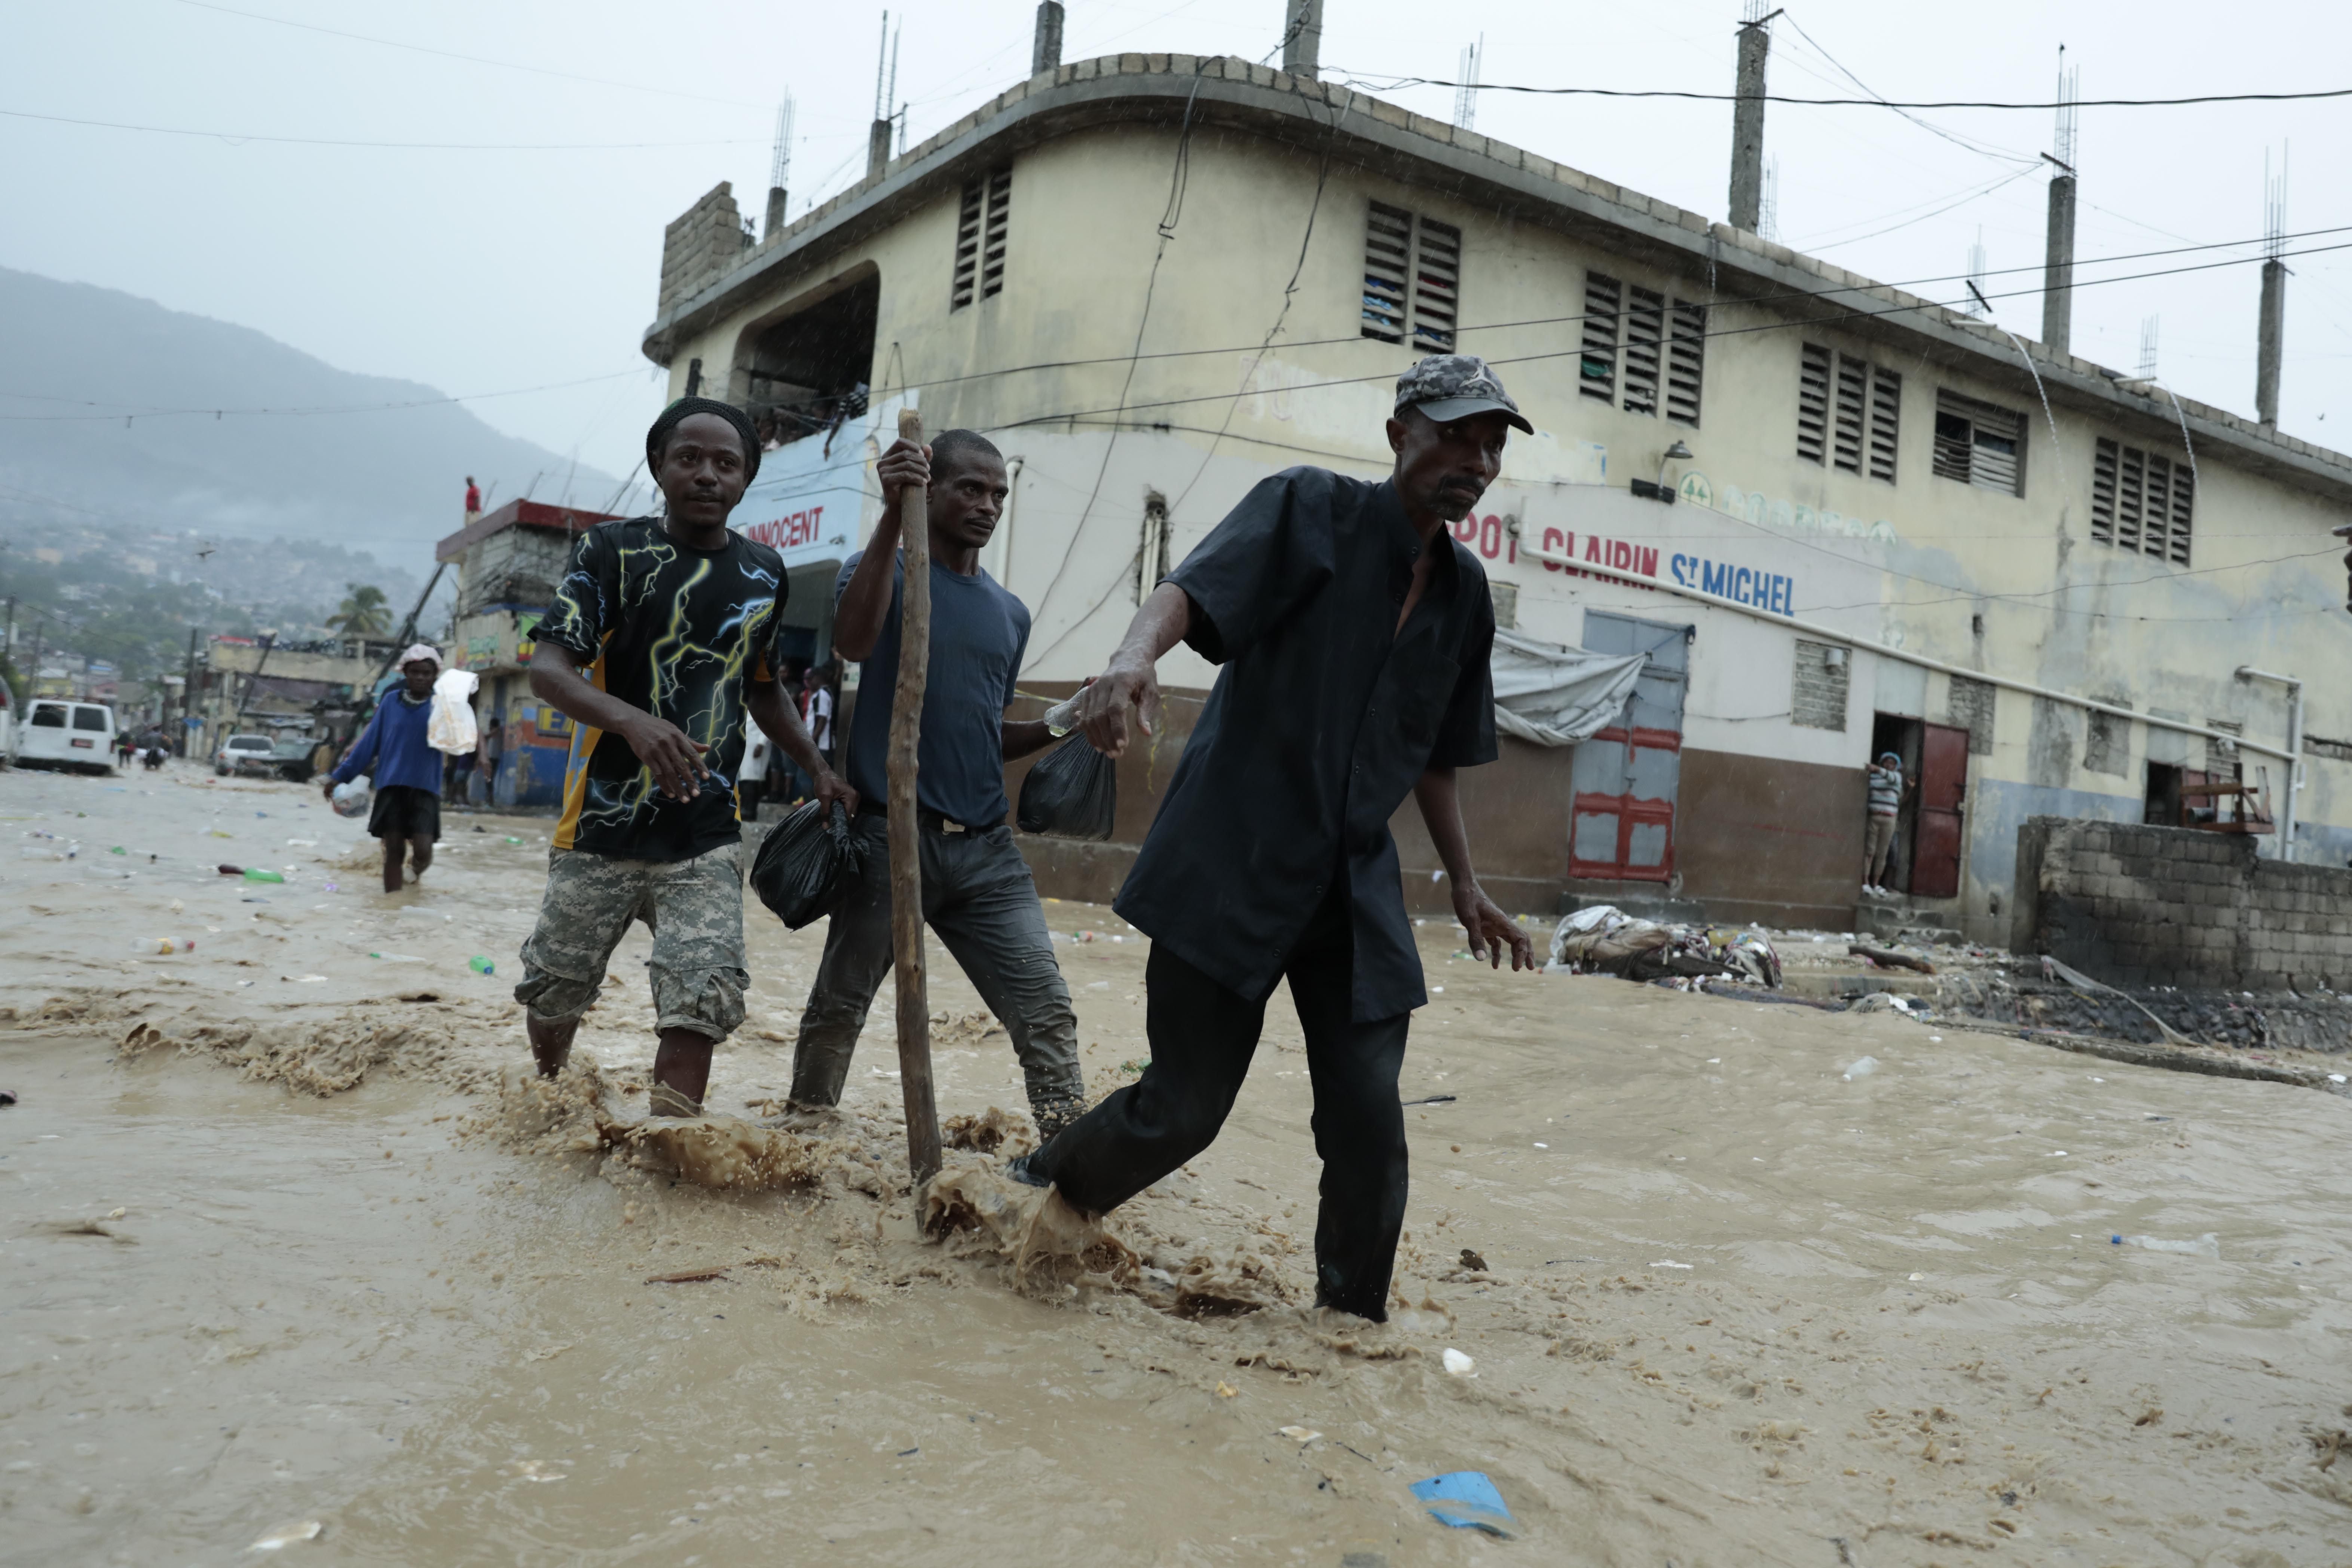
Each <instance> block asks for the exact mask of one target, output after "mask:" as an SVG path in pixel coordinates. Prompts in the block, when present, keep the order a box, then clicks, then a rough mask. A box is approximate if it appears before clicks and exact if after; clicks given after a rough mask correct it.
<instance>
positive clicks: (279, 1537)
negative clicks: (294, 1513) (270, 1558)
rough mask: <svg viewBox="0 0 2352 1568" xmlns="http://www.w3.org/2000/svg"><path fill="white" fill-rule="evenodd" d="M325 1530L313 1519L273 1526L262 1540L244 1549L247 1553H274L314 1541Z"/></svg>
mask: <svg viewBox="0 0 2352 1568" xmlns="http://www.w3.org/2000/svg"><path fill="white" fill-rule="evenodd" d="M323 1528H325V1527H324V1526H322V1525H321V1524H320V1522H319V1521H317V1520H315V1519H304V1520H297V1521H294V1522H292V1523H290V1524H280V1525H277V1526H274V1527H273V1528H271V1529H270V1530H269V1531H267V1532H266V1533H264V1534H263V1536H262V1538H261V1539H260V1540H258V1541H257V1542H254V1543H253V1544H252V1545H251V1546H249V1547H247V1548H246V1550H247V1551H248V1552H275V1551H277V1550H278V1548H280V1547H282V1546H290V1545H292V1544H293V1543H294V1542H298V1541H316V1540H318V1539H319V1531H320V1530H322V1529H323Z"/></svg>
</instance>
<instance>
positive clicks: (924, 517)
mask: <svg viewBox="0 0 2352 1568" xmlns="http://www.w3.org/2000/svg"><path fill="white" fill-rule="evenodd" d="M898 436H899V438H900V439H901V440H906V441H912V442H914V443H915V444H916V445H917V446H920V445H921V444H922V440H923V418H922V416H921V415H919V414H917V413H915V412H914V411H913V410H912V409H902V410H900V411H899V414H898ZM898 542H899V545H900V547H901V548H902V549H903V550H904V552H905V560H906V586H905V589H904V591H903V593H902V594H901V595H900V600H899V616H898V687H897V688H896V689H894V690H893V691H892V693H891V695H890V763H889V775H890V805H889V813H888V821H889V828H890V945H891V952H892V960H893V962H894V963H895V964H896V965H897V968H898V1085H899V1088H900V1089H903V1090H904V1091H905V1094H906V1100H907V1157H908V1163H910V1164H911V1165H912V1166H913V1167H914V1171H915V1180H916V1182H917V1183H922V1182H927V1181H929V1180H930V1178H932V1177H933V1176H936V1175H938V1174H939V1173H940V1111H939V1105H938V1103H937V1101H936V1100H933V1098H932V1095H931V1005H930V994H929V989H928V988H927V987H926V986H925V984H924V983H923V843H922V824H921V823H920V822H919V821H917V820H916V817H915V811H916V806H915V772H916V765H917V757H918V754H919V748H920V746H921V744H922V738H923V689H924V687H925V686H926V685H928V684H929V678H930V662H931V521H930V503H929V489H928V488H927V487H925V486H921V485H909V486H908V487H907V488H906V489H904V490H901V491H900V492H899V494H898Z"/></svg>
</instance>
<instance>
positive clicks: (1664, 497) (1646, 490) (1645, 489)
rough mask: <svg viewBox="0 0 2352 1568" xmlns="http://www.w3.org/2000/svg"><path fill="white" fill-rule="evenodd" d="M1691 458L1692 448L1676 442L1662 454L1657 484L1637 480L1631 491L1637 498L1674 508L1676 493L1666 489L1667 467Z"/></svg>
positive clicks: (1659, 461)
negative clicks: (1662, 503)
mask: <svg viewBox="0 0 2352 1568" xmlns="http://www.w3.org/2000/svg"><path fill="white" fill-rule="evenodd" d="M1691 456H1692V453H1691V449H1690V447H1688V446H1687V445H1685V443H1683V442H1681V441H1676V442H1675V444H1674V445H1673V446H1671V447H1667V448H1666V449H1665V451H1664V453H1662V454H1660V456H1659V458H1658V478H1657V480H1656V482H1655V483H1653V482H1652V481H1650V480H1648V479H1635V480H1634V481H1633V483H1632V485H1631V486H1629V487H1628V488H1629V489H1632V490H1633V493H1634V494H1635V495H1637V496H1642V497H1643V498H1645V499H1647V500H1659V501H1664V502H1665V503H1666V504H1667V505H1668V506H1672V505H1673V504H1674V501H1675V492H1674V491H1673V490H1671V489H1667V488H1666V465H1667V464H1668V463H1673V462H1685V461H1687V460H1689V458H1691Z"/></svg>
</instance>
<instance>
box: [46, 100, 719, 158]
mask: <svg viewBox="0 0 2352 1568" xmlns="http://www.w3.org/2000/svg"><path fill="white" fill-rule="evenodd" d="M0 115H5V116H6V117H7V118H9V119H11V120H39V121H47V123H49V124H52V125H83V126H91V127H95V128H97V129H99V130H101V131H142V132H148V133H149V134H151V135H155V136H193V137H195V138H197V139H199V140H202V141H209V142H229V143H231V144H233V145H242V144H244V143H246V142H267V143H269V144H271V145H273V146H281V147H381V148H388V149H392V150H394V151H398V152H406V153H626V152H635V151H639V150H646V149H667V148H677V147H756V146H759V145H761V139H760V138H758V137H756V136H735V137H722V138H718V139H715V140H708V139H707V140H704V141H700V142H369V141H363V140H361V139H358V138H354V137H340V136H260V135H254V134H250V133H248V132H240V131H196V130H192V129H190V128H188V127H186V126H181V125H134V124H131V123H129V122H128V121H119V120H79V119H76V118H75V117H73V116H71V115H68V114H36V113H34V112H33V111H32V110H29V109H0Z"/></svg>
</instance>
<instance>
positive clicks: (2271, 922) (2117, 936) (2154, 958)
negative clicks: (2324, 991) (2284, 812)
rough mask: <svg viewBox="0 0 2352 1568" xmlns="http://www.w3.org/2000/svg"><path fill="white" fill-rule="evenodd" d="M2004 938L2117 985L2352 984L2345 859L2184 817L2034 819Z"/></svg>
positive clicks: (2276, 987) (2351, 907)
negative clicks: (2267, 850) (2276, 845)
mask: <svg viewBox="0 0 2352 1568" xmlns="http://www.w3.org/2000/svg"><path fill="white" fill-rule="evenodd" d="M2017 891H2018V900H2017V919H2016V923H2015V925H2014V927H2013V928H2012V936H2011V945H2012V947H2013V948H2014V949H2015V951H2016V952H2019V953H2021V954H2032V953H2047V954H2049V955H2050V956H2052V957H2053V958H2056V959H2058V960H2060V961H2061V962H2062V963H2067V964H2070V965H2072V966H2073V967H2074V968H2076V969H2079V970H2081V971H2083V972H2084V973H2086V974H2088V975H2090V976H2091V977H2092V978H2094V979H2096V980H2104V981H2105V982H2107V983H2108V984H2113V985H2178V986H2184V987H2204V988H2213V989H2228V990H2233V991H2283V990H2285V989H2286V988H2287V987H2288V986H2289V985H2294V986H2296V987H2299V988H2301V989H2304V990H2306V991H2307V990H2309V989H2310V988H2311V987H2313V986H2315V985H2328V986H2333V987H2336V988H2337V989H2342V988H2344V987H2346V986H2347V985H2352V869H2346V868H2341V867H2334V866H2295V865H2287V864H2284V863H2283V862H2281V861H2278V860H2273V859H2265V858H2259V857H2258V856H2257V855H2256V854H2255V845H2254V841H2253V840H2252V838H2248V837H2239V836H2236V835H2231V834H2220V833H2205V832H2200V831H2199V830H2197V829H2195V828H2186V827H2146V826H2139V825H2137V824H2134V823H2121V822H2086V821H2079V820H2076V819H2074V818H2070V817H2056V816H2036V817H2032V818H2029V819H2028V820H2027V822H2026V824H2025V827H2024V829H2023V830H2022V831H2021V833H2020V834H2019V835H2018V840H2017Z"/></svg>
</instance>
